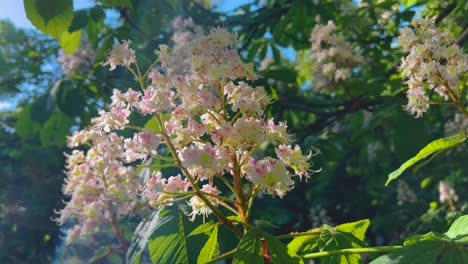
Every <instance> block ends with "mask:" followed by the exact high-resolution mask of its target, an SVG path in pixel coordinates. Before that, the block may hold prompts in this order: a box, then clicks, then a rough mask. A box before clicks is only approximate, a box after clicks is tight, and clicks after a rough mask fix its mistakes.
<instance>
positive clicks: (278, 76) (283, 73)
mask: <svg viewBox="0 0 468 264" xmlns="http://www.w3.org/2000/svg"><path fill="white" fill-rule="evenodd" d="M263 76H264V77H265V78H272V79H275V80H278V81H282V82H286V83H295V82H296V79H297V72H296V71H295V70H294V69H291V68H287V67H281V68H275V69H267V70H265V71H263Z"/></svg>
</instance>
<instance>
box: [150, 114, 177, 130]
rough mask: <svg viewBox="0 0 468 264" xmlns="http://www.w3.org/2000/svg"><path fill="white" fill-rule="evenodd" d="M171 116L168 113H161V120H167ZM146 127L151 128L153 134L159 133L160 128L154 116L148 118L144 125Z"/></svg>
mask: <svg viewBox="0 0 468 264" xmlns="http://www.w3.org/2000/svg"><path fill="white" fill-rule="evenodd" d="M170 118H171V116H170V115H169V114H163V116H162V121H163V122H164V121H168V120H169V119H170ZM144 128H146V129H151V130H153V132H154V133H155V134H161V128H160V127H159V124H158V120H156V118H155V117H152V118H151V119H150V120H148V121H147V122H146V124H145V126H144Z"/></svg>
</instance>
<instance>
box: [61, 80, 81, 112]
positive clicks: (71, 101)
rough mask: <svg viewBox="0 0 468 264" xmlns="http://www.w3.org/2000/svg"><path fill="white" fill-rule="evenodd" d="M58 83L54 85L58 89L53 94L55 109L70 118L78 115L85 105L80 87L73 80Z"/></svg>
mask: <svg viewBox="0 0 468 264" xmlns="http://www.w3.org/2000/svg"><path fill="white" fill-rule="evenodd" d="M59 82H60V83H58V84H56V85H58V87H57V91H56V93H55V103H56V104H57V107H58V108H59V109H60V110H62V111H63V112H64V113H65V114H67V115H69V116H70V117H75V116H78V115H80V113H81V112H82V111H83V108H84V107H85V105H86V101H85V99H84V97H83V95H82V92H81V90H80V87H78V85H77V83H76V81H73V80H62V81H59Z"/></svg>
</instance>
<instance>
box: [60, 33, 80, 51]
mask: <svg viewBox="0 0 468 264" xmlns="http://www.w3.org/2000/svg"><path fill="white" fill-rule="evenodd" d="M80 40H81V30H77V31H73V32H72V33H69V32H68V31H65V32H63V35H62V38H61V39H60V46H62V48H63V50H64V51H65V53H66V54H73V52H75V51H76V49H77V48H78V47H79V46H80Z"/></svg>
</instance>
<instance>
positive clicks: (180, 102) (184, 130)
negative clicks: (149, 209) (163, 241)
mask: <svg viewBox="0 0 468 264" xmlns="http://www.w3.org/2000/svg"><path fill="white" fill-rule="evenodd" d="M175 24H176V25H182V29H181V31H186V30H187V28H190V30H192V29H193V28H194V27H196V26H194V25H193V23H192V22H191V20H178V21H176V22H175ZM191 32H192V31H191ZM176 39H177V40H179V41H186V43H180V42H179V43H177V44H176V47H175V48H173V49H169V48H168V47H167V46H161V47H160V52H159V61H160V65H158V66H157V67H155V68H153V71H152V72H150V73H149V74H148V78H149V79H150V80H147V79H143V78H144V77H142V76H138V77H140V78H141V79H140V82H139V83H140V84H144V83H149V84H148V85H146V86H144V85H142V87H141V89H142V91H141V92H140V91H135V90H132V89H128V90H127V91H126V92H121V91H120V90H117V89H115V90H114V93H113V96H112V97H111V99H112V102H111V104H109V105H108V109H107V110H102V109H101V110H100V111H99V116H98V117H96V118H94V119H93V120H92V122H93V125H94V126H93V127H92V128H89V129H87V130H83V131H78V132H76V133H74V135H73V136H72V137H71V138H70V143H69V146H70V147H76V146H78V145H82V144H89V145H90V146H91V148H90V149H88V151H87V152H83V151H78V150H74V152H73V154H72V155H70V156H69V158H68V164H69V165H68V167H67V174H68V177H69V180H68V181H67V187H66V189H65V193H66V194H70V195H72V198H71V199H72V200H71V201H70V202H69V203H68V204H67V207H66V208H65V209H64V210H63V211H62V212H61V213H62V217H61V222H63V221H65V220H66V219H68V216H69V215H72V216H74V217H75V218H77V219H78V220H80V221H86V220H87V219H88V218H89V217H86V215H87V214H86V213H82V210H89V209H88V208H89V207H91V205H89V203H91V202H97V203H98V205H99V210H101V211H103V212H102V215H103V217H99V218H92V219H104V220H108V219H107V218H108V217H107V216H106V212H108V211H109V212H117V213H118V214H117V215H122V214H124V213H130V212H131V210H132V209H133V208H134V207H133V206H131V205H134V204H135V203H137V201H140V200H143V201H146V202H148V203H149V204H150V205H153V206H167V205H170V204H172V203H175V202H179V201H182V200H188V202H187V204H188V205H189V206H190V207H191V212H190V213H188V215H189V216H191V219H192V220H193V219H194V218H195V217H196V216H197V215H202V216H203V218H205V217H207V216H208V215H209V214H211V213H213V212H214V210H215V208H216V207H218V206H220V205H221V206H225V207H227V208H228V209H231V210H235V209H233V207H236V208H238V210H244V206H245V205H240V203H242V202H245V201H244V200H238V201H237V202H235V203H232V204H230V205H228V204H227V203H226V202H225V201H224V200H222V199H221V198H222V197H221V196H220V195H221V193H220V191H219V190H218V188H217V187H216V185H215V183H217V182H218V183H219V182H220V181H215V180H214V179H215V178H217V177H218V178H222V181H221V182H223V183H225V184H226V185H228V186H229V185H231V186H229V187H230V189H231V190H234V195H235V196H237V197H241V196H245V195H248V194H247V193H245V194H244V192H247V189H248V190H250V191H251V193H250V195H252V196H253V195H255V193H256V192H253V190H254V189H255V190H263V191H264V192H265V193H268V194H272V195H278V196H280V197H281V196H283V195H284V194H285V193H286V192H287V191H289V190H290V189H291V188H292V186H293V184H294V180H293V177H294V176H298V177H303V176H304V177H306V178H308V177H309V176H310V174H311V173H312V172H313V171H311V170H310V168H309V167H310V164H309V160H310V157H311V156H310V155H308V156H307V155H303V154H302V151H301V150H300V148H299V147H298V146H295V147H294V148H293V147H292V146H290V145H289V143H290V141H291V140H292V136H291V135H289V134H288V133H287V126H286V123H284V122H280V123H275V122H274V121H273V120H265V119H264V117H263V114H264V108H265V107H266V106H267V105H268V104H269V103H270V101H271V99H270V98H269V96H268V95H267V94H266V92H265V90H264V89H263V88H262V87H252V86H250V85H249V84H248V83H247V81H248V80H250V81H252V80H254V79H255V78H256V74H255V73H254V72H253V67H252V65H251V64H246V63H243V62H242V60H241V58H240V56H239V54H238V52H237V49H236V48H237V43H238V41H237V37H236V35H235V34H232V33H229V32H228V31H227V30H225V29H222V28H217V29H213V30H211V31H210V33H209V34H207V35H204V34H201V33H197V34H193V33H187V34H185V33H183V32H176V33H175V38H174V40H176ZM129 43H130V42H129V41H128V42H123V43H122V44H118V45H116V46H115V47H114V49H113V50H112V51H111V52H110V53H109V58H108V60H107V61H106V62H104V63H102V65H107V64H109V65H111V70H112V69H114V68H115V67H116V66H117V65H121V66H125V67H127V68H129V69H131V67H132V64H133V63H137V62H136V58H135V52H134V51H133V50H132V49H131V48H130V47H129ZM182 47H191V48H190V49H189V50H188V51H190V52H187V50H184V49H183V48H182ZM145 77H146V75H145ZM240 79H242V80H244V81H241V80H240ZM130 115H142V116H146V117H147V118H151V119H152V121H155V122H156V123H157V126H158V129H145V128H140V127H136V126H133V125H132V124H131V120H130ZM123 129H134V130H136V132H135V133H134V134H133V135H132V136H131V137H129V138H122V137H120V136H117V134H116V133H114V132H112V131H114V130H123ZM265 142H272V143H273V144H276V145H279V147H277V149H276V154H277V155H276V156H275V157H265V158H261V159H254V157H253V155H252V154H253V153H254V152H255V150H256V149H257V148H258V147H259V146H260V145H262V144H264V143H265ZM148 157H152V158H153V159H159V160H162V161H164V162H166V163H167V164H166V163H163V165H162V166H163V167H158V165H153V164H149V165H147V164H146V163H144V164H143V161H144V160H146V159H147V158H148ZM135 164H141V166H146V167H149V168H150V169H151V168H153V169H152V172H151V174H152V177H151V178H150V180H149V181H148V182H146V184H144V186H142V188H141V189H140V194H141V195H140V196H137V191H136V189H137V188H136V185H137V181H136V180H135V179H134V175H135V174H134V172H133V170H132V169H131V167H127V166H130V165H135ZM81 167H83V168H81ZM167 167H174V168H176V169H178V171H179V174H178V175H176V176H170V177H163V175H162V173H161V172H160V169H161V168H167ZM78 168H80V169H78ZM89 177H91V178H89ZM96 184H97V186H95V185H96ZM244 185H247V186H250V188H246V186H244ZM76 186H81V187H80V188H84V189H85V190H88V189H89V188H91V195H90V196H83V195H81V193H75V192H74V190H77V188H76ZM109 188H110V189H109ZM117 194H118V195H117ZM113 197H115V199H116V201H114V200H112V199H113ZM218 197H219V199H218ZM253 198H254V197H252V199H253ZM226 199H228V200H230V199H229V198H226ZM239 199H241V198H239ZM101 200H104V201H105V203H101ZM231 201H232V200H231ZM75 205H77V206H75ZM121 207H122V208H121ZM92 208H94V207H92ZM93 212H94V211H93ZM241 213H245V212H244V211H241ZM93 214H94V213H93ZM106 223H108V221H107V222H106ZM73 230H74V229H73Z"/></svg>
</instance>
